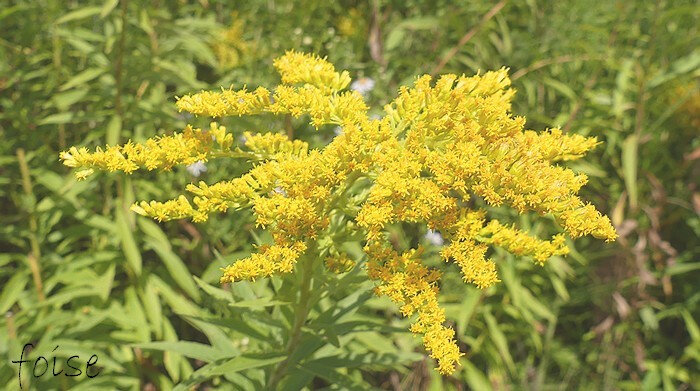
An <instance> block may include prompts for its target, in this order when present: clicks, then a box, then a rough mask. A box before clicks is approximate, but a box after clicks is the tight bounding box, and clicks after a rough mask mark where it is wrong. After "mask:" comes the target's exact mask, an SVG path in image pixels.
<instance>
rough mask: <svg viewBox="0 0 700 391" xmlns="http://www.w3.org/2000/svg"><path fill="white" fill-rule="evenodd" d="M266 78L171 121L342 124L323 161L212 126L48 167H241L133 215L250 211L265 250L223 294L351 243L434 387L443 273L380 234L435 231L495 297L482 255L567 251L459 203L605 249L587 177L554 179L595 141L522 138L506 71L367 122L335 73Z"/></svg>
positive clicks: (493, 275)
mask: <svg viewBox="0 0 700 391" xmlns="http://www.w3.org/2000/svg"><path fill="white" fill-rule="evenodd" d="M274 64H275V67H276V68H277V69H278V70H279V72H280V74H281V76H282V83H281V84H280V85H278V86H276V87H274V88H273V89H272V90H268V89H266V88H264V87H259V88H257V89H255V90H254V91H252V92H251V91H247V90H246V89H245V88H244V89H243V90H240V91H233V90H230V89H229V90H222V91H221V92H200V93H197V94H193V95H188V96H184V97H182V98H180V99H179V100H178V101H177V107H178V109H180V110H186V111H189V112H192V113H194V114H197V115H207V116H214V117H218V116H230V115H239V116H240V115H257V114H266V113H267V114H273V115H292V116H294V117H301V116H308V118H309V123H310V124H312V125H313V126H314V127H316V128H319V127H320V126H322V125H325V124H335V125H339V126H340V127H341V130H342V131H341V132H339V133H338V135H337V136H336V137H335V138H334V139H333V141H331V142H330V143H329V144H328V145H326V146H325V147H324V148H322V149H309V145H308V144H307V143H305V142H303V141H300V140H289V139H288V138H287V137H286V136H284V135H282V134H280V133H275V132H272V133H263V134H255V133H252V132H245V133H243V139H244V141H243V143H242V145H237V146H236V145H234V137H233V135H232V134H231V133H230V132H227V131H226V129H225V128H224V127H222V126H219V125H218V124H216V123H212V125H211V126H210V129H208V130H201V129H193V128H191V127H189V126H188V127H187V128H186V129H185V130H184V132H182V133H176V134H173V135H170V136H161V137H154V138H153V139H150V140H147V141H146V142H144V143H142V144H134V143H131V142H129V143H127V144H126V145H123V146H111V147H107V148H106V149H101V148H98V149H97V150H96V151H95V152H90V151H88V150H87V149H85V148H76V147H73V148H70V149H69V150H68V151H66V152H63V153H61V155H60V157H61V159H62V160H63V162H64V164H66V165H67V166H69V167H74V168H76V169H77V171H76V176H78V177H79V178H84V177H86V176H88V175H90V174H91V173H92V172H93V171H94V170H105V171H116V170H119V171H124V172H126V173H131V172H133V171H135V170H137V169H139V168H146V169H149V170H153V169H161V170H170V169H171V168H172V167H173V166H175V165H177V164H192V163H194V162H198V161H207V159H212V158H226V157H228V158H245V159H248V160H251V161H253V162H254V163H255V166H254V167H253V168H252V169H251V170H250V171H249V172H248V173H246V174H244V175H242V176H241V177H238V178H232V179H230V180H225V181H221V182H219V183H215V184H211V185H209V184H207V183H206V182H204V181H201V182H199V183H197V184H190V185H188V186H187V188H186V190H187V191H188V192H190V193H192V195H193V197H192V198H191V199H188V198H187V197H185V196H184V195H181V196H178V197H177V198H175V199H173V200H170V201H166V202H157V201H151V202H145V201H141V202H139V203H137V204H135V205H134V206H133V207H132V209H133V210H134V211H135V212H137V213H140V214H142V215H146V216H149V217H152V218H155V219H157V220H159V221H166V220H172V219H180V218H190V219H192V220H193V221H195V222H201V221H205V220H207V219H208V218H209V215H210V214H212V213H221V212H226V211H227V210H229V209H241V208H252V210H253V213H254V214H255V218H256V223H257V225H258V226H260V227H263V228H265V229H267V230H268V231H269V232H270V233H271V235H272V238H273V242H274V243H273V244H271V245H267V246H261V247H260V248H258V251H257V253H255V254H253V255H251V256H250V257H248V258H246V259H243V260H240V261H238V262H236V263H234V264H233V265H231V266H228V267H227V268H225V269H224V271H223V276H222V278H221V281H222V282H235V281H239V280H244V279H248V280H252V279H256V278H262V277H267V276H270V275H273V274H277V273H289V272H292V271H293V270H294V267H295V264H296V263H297V262H298V260H299V259H301V258H302V257H304V258H303V259H304V260H305V261H309V262H312V261H313V260H314V259H322V260H323V262H324V263H325V266H326V268H327V269H329V270H330V271H332V272H343V271H346V270H348V269H350V268H352V265H353V264H354V262H353V261H354V260H352V259H350V258H349V257H348V256H347V254H345V253H343V252H342V250H341V249H339V248H337V247H338V246H339V244H340V243H343V242H346V241H349V240H362V239H364V243H363V244H364V250H365V253H366V255H367V257H368V262H367V275H368V277H369V278H370V279H371V280H373V281H375V282H376V283H377V286H376V289H375V291H376V293H377V294H382V295H387V296H388V297H389V298H391V300H393V301H394V302H395V303H396V304H397V305H398V306H399V307H400V310H401V312H402V314H403V315H405V316H414V317H415V318H414V321H413V323H412V326H411V331H412V332H414V333H417V334H420V335H421V336H422V339H423V344H424V345H425V348H426V350H427V351H429V352H430V355H431V357H433V358H435V359H436V360H437V364H438V370H439V371H440V372H441V373H443V374H450V373H452V372H453V371H454V370H455V368H456V366H457V365H458V364H459V360H460V356H462V353H460V352H459V349H458V347H457V344H456V342H455V340H454V331H453V330H452V329H450V328H448V327H446V326H445V325H444V323H445V312H444V310H442V309H441V308H440V307H439V305H438V280H439V278H440V273H439V272H438V271H436V270H432V269H429V268H427V267H426V266H425V265H424V264H423V263H422V261H421V249H415V250H409V251H406V252H404V253H402V254H399V253H397V252H396V251H395V250H394V249H393V248H391V246H390V243H389V242H388V239H387V232H386V228H387V227H388V226H390V225H392V224H396V223H401V222H408V223H414V224H425V225H427V227H428V228H430V229H431V230H433V231H434V232H439V233H440V234H441V235H442V237H443V238H444V239H445V241H446V242H445V245H444V247H443V248H442V249H441V252H440V255H441V257H442V258H443V259H444V260H445V261H451V262H454V263H455V264H456V266H457V267H458V268H459V269H460V270H461V273H462V276H463V279H464V281H465V282H467V283H471V284H474V285H476V286H477V287H479V288H482V289H483V288H487V287H490V286H492V285H493V284H495V283H498V282H499V278H498V273H497V267H496V263H495V262H494V261H493V260H491V259H489V258H487V256H486V254H487V250H488V246H499V247H501V248H503V249H505V250H507V251H509V252H511V253H513V254H515V255H520V256H529V257H532V258H533V259H534V260H535V261H536V262H537V263H540V264H543V263H544V262H545V261H546V260H547V258H549V257H551V256H553V255H565V254H566V253H567V252H568V248H567V247H566V245H565V236H564V234H558V235H555V236H554V237H553V238H552V239H551V240H542V239H539V238H536V237H534V236H531V235H529V234H528V233H526V232H523V231H521V230H518V229H517V228H516V227H515V226H513V225H509V224H502V223H500V222H498V221H496V220H494V219H491V218H489V216H488V215H487V213H486V211H485V210H483V209H471V208H469V207H467V206H465V205H468V204H467V201H469V200H472V199H473V198H477V199H478V200H477V201H476V202H471V203H470V204H475V205H479V204H480V203H479V200H483V202H485V203H487V204H490V205H493V206H499V205H502V206H510V207H511V208H513V209H514V210H516V211H517V212H519V213H526V212H529V211H534V212H537V213H538V214H540V215H550V216H552V217H554V219H555V220H556V221H557V222H558V223H559V224H561V226H562V227H563V228H564V231H565V233H566V234H568V235H569V236H571V237H573V238H576V237H579V236H582V235H589V234H590V235H593V236H595V237H598V238H602V239H605V240H607V241H611V240H614V239H615V238H616V236H617V234H616V232H615V229H614V228H613V227H612V225H611V224H610V220H609V219H608V218H607V217H606V216H603V215H602V214H601V213H600V212H598V211H597V210H596V209H595V208H594V207H593V206H592V205H590V204H588V203H585V202H584V201H583V200H581V199H580V198H579V197H578V192H579V190H580V188H581V187H582V186H583V185H585V184H586V181H587V178H586V176H585V175H583V174H576V173H575V172H573V171H572V170H570V169H568V168H565V167H563V166H559V165H555V164H554V163H555V162H559V161H567V160H573V159H578V158H580V157H581V156H583V155H584V154H585V153H586V152H587V151H588V150H590V149H591V148H593V147H595V146H596V145H597V144H598V141H597V140H596V139H595V138H587V137H583V136H579V135H566V134H564V132H562V131H561V130H560V129H552V130H549V131H546V132H534V131H530V130H527V131H525V130H524V125H525V119H524V118H522V117H516V116H513V115H512V114H511V112H510V108H511V99H512V97H513V94H514V91H513V90H512V89H510V88H509V86H510V80H509V78H508V72H507V69H505V68H503V69H500V70H497V71H493V72H486V73H484V74H483V75H476V76H470V77H467V76H464V75H461V76H458V75H443V76H440V77H438V78H437V80H435V81H434V82H433V80H432V78H431V77H430V76H427V75H425V76H421V77H419V78H417V79H416V81H415V83H414V85H413V86H412V87H402V88H401V89H400V90H399V93H398V96H397V97H396V99H395V100H394V101H393V102H391V103H390V104H388V105H386V106H385V111H386V115H385V116H384V117H383V118H381V119H369V118H368V116H367V110H368V108H367V105H366V104H365V102H364V100H363V97H362V95H361V94H360V93H358V92H357V91H347V92H342V91H341V90H342V89H344V88H346V87H347V86H348V84H349V82H350V78H349V76H348V73H347V72H345V71H343V72H336V71H335V68H334V67H333V65H331V64H330V63H329V62H327V61H326V60H325V59H321V58H319V57H317V56H314V55H309V54H303V53H298V52H288V53H286V54H285V55H284V56H282V57H281V58H279V59H277V60H276V61H275V63H274ZM271 91H272V92H271ZM305 265H306V266H305V267H307V266H308V265H310V263H308V264H307V263H305ZM303 274H304V275H308V273H303Z"/></svg>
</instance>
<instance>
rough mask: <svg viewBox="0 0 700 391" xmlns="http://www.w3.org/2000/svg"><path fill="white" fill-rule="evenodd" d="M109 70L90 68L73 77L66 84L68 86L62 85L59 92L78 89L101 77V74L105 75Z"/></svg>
mask: <svg viewBox="0 0 700 391" xmlns="http://www.w3.org/2000/svg"><path fill="white" fill-rule="evenodd" d="M106 71H107V70H106V69H105V68H89V69H86V70H84V71H82V72H80V73H78V74H77V75H75V76H73V77H72V78H71V79H70V80H68V81H67V82H66V84H64V85H62V86H61V88H60V89H59V91H65V90H69V89H71V88H73V87H77V86H79V85H81V84H83V83H87V82H89V81H90V80H92V79H94V78H96V77H98V76H100V75H101V74H103V73H105V72H106Z"/></svg>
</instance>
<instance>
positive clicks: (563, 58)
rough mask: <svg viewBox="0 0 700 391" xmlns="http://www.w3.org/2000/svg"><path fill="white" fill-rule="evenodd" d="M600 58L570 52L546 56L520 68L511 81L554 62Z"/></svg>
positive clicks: (561, 62) (562, 62)
mask: <svg viewBox="0 0 700 391" xmlns="http://www.w3.org/2000/svg"><path fill="white" fill-rule="evenodd" d="M599 59H600V58H595V57H591V56H587V55H586V56H572V55H569V54H567V55H564V56H559V57H554V58H546V59H544V60H539V61H535V62H534V63H533V64H532V65H530V66H529V67H527V68H523V69H520V70H518V71H517V72H515V73H513V76H511V78H510V80H511V81H515V80H518V79H520V78H521V77H523V76H525V75H526V74H528V73H530V72H534V71H536V70H538V69H540V68H544V67H546V66H549V65H553V64H564V63H567V62H573V61H590V60H599Z"/></svg>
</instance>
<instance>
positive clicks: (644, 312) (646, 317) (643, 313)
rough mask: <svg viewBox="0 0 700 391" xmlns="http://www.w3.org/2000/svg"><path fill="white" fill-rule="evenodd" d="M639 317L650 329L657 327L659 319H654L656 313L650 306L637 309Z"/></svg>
mask: <svg viewBox="0 0 700 391" xmlns="http://www.w3.org/2000/svg"><path fill="white" fill-rule="evenodd" d="M639 317H640V318H642V322H644V325H645V326H646V327H648V328H650V329H652V330H656V329H658V328H659V321H658V320H657V319H656V314H655V313H654V310H653V309H652V308H651V307H649V306H646V307H642V309H640V310H639Z"/></svg>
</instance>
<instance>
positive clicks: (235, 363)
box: [173, 354, 285, 391]
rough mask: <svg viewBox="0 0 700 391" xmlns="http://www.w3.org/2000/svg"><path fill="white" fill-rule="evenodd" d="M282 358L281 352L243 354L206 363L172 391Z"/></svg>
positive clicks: (268, 363) (179, 390)
mask: <svg viewBox="0 0 700 391" xmlns="http://www.w3.org/2000/svg"><path fill="white" fill-rule="evenodd" d="M284 359H285V356H284V355H282V354H244V355H241V356H238V357H236V358H233V359H231V360H228V361H225V362H223V363H211V364H207V365H205V366H203V367H202V368H199V369H198V370H196V371H195V372H194V373H192V375H191V376H190V377H189V379H186V380H185V381H184V382H182V383H180V384H178V385H177V386H176V387H175V388H173V391H185V390H188V389H190V387H193V386H196V385H197V384H200V383H203V382H205V381H207V380H209V379H211V378H212V377H215V376H221V375H227V374H231V373H236V372H240V371H245V370H247V369H254V368H261V367H266V366H269V365H274V364H277V363H278V362H280V361H282V360H284Z"/></svg>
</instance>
